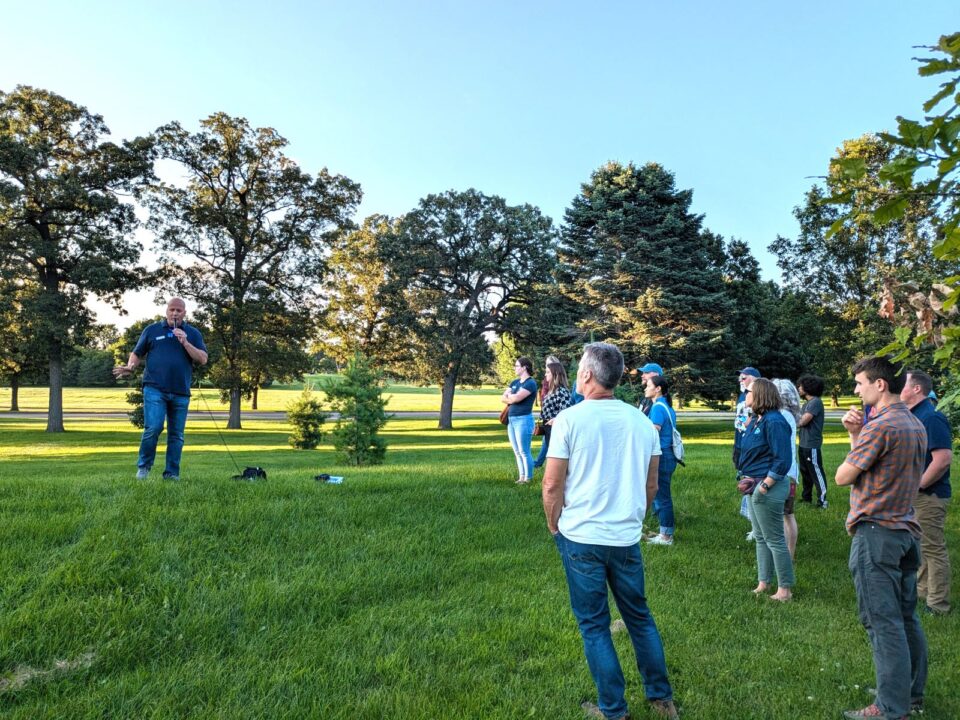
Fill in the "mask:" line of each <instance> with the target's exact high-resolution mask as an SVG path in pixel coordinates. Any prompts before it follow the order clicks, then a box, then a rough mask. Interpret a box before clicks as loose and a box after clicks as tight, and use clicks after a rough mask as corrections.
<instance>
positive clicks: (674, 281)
mask: <svg viewBox="0 0 960 720" xmlns="http://www.w3.org/2000/svg"><path fill="white" fill-rule="evenodd" d="M692 197H693V192H692V191H691V190H678V189H677V188H676V186H675V183H674V177H673V175H672V174H671V173H670V172H668V171H667V170H665V169H664V168H663V167H662V166H660V165H658V164H656V163H647V164H646V165H643V166H640V167H638V166H635V165H633V164H632V163H631V164H628V165H623V164H621V163H618V162H610V163H607V164H606V165H603V166H602V167H600V168H598V169H597V170H596V171H595V172H594V173H593V174H592V175H591V177H590V181H589V182H587V183H585V184H584V185H583V186H582V189H581V192H580V194H579V195H577V196H576V197H575V198H574V199H573V201H572V202H571V204H570V207H569V208H567V211H566V216H565V219H566V225H565V227H564V230H563V234H562V240H561V249H560V256H559V257H560V269H559V271H558V275H559V281H560V285H561V288H562V290H563V292H564V294H565V295H566V296H567V297H568V298H570V299H571V300H572V301H575V302H576V303H577V304H578V305H579V306H580V318H579V322H578V326H579V328H580V329H581V331H583V332H584V333H587V334H589V335H590V336H592V337H594V338H595V339H597V340H601V339H610V340H612V341H613V342H617V343H619V344H620V345H621V346H622V348H623V350H624V351H625V355H626V358H627V361H628V363H636V362H639V361H640V360H653V361H656V362H659V363H660V364H661V365H663V367H664V368H665V369H666V370H667V372H668V373H669V374H670V376H671V379H672V380H673V381H674V384H675V387H676V388H677V392H678V393H679V394H680V395H683V396H690V395H698V396H701V397H704V398H707V399H714V400H719V399H721V398H725V397H726V396H727V395H728V394H729V385H730V382H729V381H730V378H729V377H727V376H726V373H725V371H724V358H725V356H726V354H727V349H728V348H727V345H726V341H725V328H726V317H727V315H728V312H729V309H730V300H729V299H728V297H727V295H726V294H725V292H724V285H723V278H722V275H721V269H720V267H718V265H717V261H716V247H715V244H714V243H713V238H712V236H710V235H709V234H705V233H704V232H702V230H701V221H702V218H701V217H700V216H698V215H694V214H693V213H691V212H690V203H691V200H692Z"/></svg>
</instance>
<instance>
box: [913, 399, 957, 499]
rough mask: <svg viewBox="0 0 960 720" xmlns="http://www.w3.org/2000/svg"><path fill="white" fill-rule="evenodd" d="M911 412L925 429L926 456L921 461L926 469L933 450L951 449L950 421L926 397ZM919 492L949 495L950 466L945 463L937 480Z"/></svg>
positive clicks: (941, 496) (938, 495) (942, 495)
mask: <svg viewBox="0 0 960 720" xmlns="http://www.w3.org/2000/svg"><path fill="white" fill-rule="evenodd" d="M911 412H913V414H914V415H916V416H917V420H919V421H920V422H922V423H923V429H924V430H926V431H927V457H926V459H925V461H924V463H923V469H924V470H926V469H927V468H928V467H930V463H931V462H933V451H934V450H952V449H953V434H952V433H951V432H950V421H949V420H947V417H946V416H945V415H944V414H943V413H942V412H939V411H938V410H937V409H936V408H935V407H934V406H933V403H932V402H930V401H929V400H927V399H923V400H921V401H920V402H918V403H917V404H916V405H914V406H913V408H911ZM920 492H922V493H926V494H927V495H936V496H937V497H939V498H948V497H950V466H949V465H947V469H946V471H945V472H944V473H943V475H941V476H940V479H939V480H937V481H936V482H935V483H934V484H933V485H931V486H929V487H925V488H921V489H920Z"/></svg>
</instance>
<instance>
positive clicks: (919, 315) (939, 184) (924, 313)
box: [828, 33, 960, 374]
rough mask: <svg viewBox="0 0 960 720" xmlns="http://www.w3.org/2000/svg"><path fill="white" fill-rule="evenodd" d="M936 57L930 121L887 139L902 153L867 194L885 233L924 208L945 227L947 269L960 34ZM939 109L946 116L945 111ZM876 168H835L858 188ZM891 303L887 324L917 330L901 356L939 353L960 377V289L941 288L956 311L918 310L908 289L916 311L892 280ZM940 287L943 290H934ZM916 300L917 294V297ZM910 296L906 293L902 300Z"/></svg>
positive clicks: (959, 190) (958, 149) (959, 230)
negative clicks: (956, 330) (938, 79)
mask: <svg viewBox="0 0 960 720" xmlns="http://www.w3.org/2000/svg"><path fill="white" fill-rule="evenodd" d="M925 49H926V50H929V51H931V52H932V53H933V54H934V57H926V58H916V60H918V61H919V62H920V63H921V65H920V68H919V70H918V72H919V75H920V76H921V77H934V76H938V75H942V76H946V79H945V80H944V82H943V83H941V85H940V88H939V90H938V91H937V92H936V93H935V94H934V95H933V96H932V97H931V98H930V99H929V100H928V101H927V102H926V103H924V105H923V111H924V113H933V114H927V115H925V116H924V118H923V119H922V120H911V119H907V118H904V117H898V118H897V131H896V133H883V134H882V136H881V137H882V138H883V139H884V140H886V141H887V142H890V143H892V144H893V145H895V146H896V147H897V149H898V152H897V154H896V156H895V157H894V158H892V159H891V160H890V161H888V162H887V163H886V164H885V165H884V166H883V167H882V168H880V170H879V173H878V178H879V179H880V180H881V181H882V182H881V184H879V185H875V186H872V187H870V188H869V189H862V190H861V191H860V193H861V195H862V196H863V198H862V202H863V203H864V204H866V205H869V206H871V207H872V209H871V211H870V217H871V218H872V220H873V222H874V223H876V224H877V225H880V226H883V225H888V224H889V223H892V222H895V221H899V220H902V219H903V218H904V217H905V216H906V215H907V214H908V213H909V212H910V208H911V207H913V206H916V205H917V204H918V203H920V204H922V205H923V206H925V207H927V208H928V209H929V214H930V217H931V218H932V221H933V223H934V225H935V226H936V228H937V234H938V238H939V239H938V242H937V243H936V244H935V245H934V247H933V253H934V255H935V257H936V258H937V259H938V260H940V261H943V262H949V263H955V262H957V261H958V260H960V172H958V170H957V169H958V167H960V93H957V92H956V90H957V88H958V86H960V33H952V34H950V35H944V36H942V37H941V38H940V40H939V42H938V43H937V44H936V45H934V46H928V47H926V48H925ZM938 110H939V111H938ZM867 172H868V168H867V166H866V164H865V163H861V162H859V161H858V160H856V159H853V158H838V159H835V160H834V161H833V162H832V163H831V173H832V174H836V175H839V176H841V177H843V178H845V179H846V180H849V181H851V182H854V183H856V182H858V181H860V180H862V179H864V177H865V176H866V174H867ZM828 202H831V203H834V204H840V205H847V204H849V203H850V202H851V198H850V196H849V194H837V195H834V196H833V197H832V198H830V199H829V200H828ZM856 220H857V218H856V217H855V210H854V209H851V210H850V211H849V212H847V213H845V214H844V216H843V217H842V218H840V219H839V220H838V221H837V222H835V223H834V224H833V225H832V226H831V228H830V231H829V234H830V235H833V234H835V233H838V232H840V231H841V229H842V228H843V227H844V226H845V225H847V224H848V223H850V222H855V221H856ZM886 285H887V287H886V290H885V293H884V298H883V310H882V311H881V312H882V313H884V317H886V318H887V319H889V320H891V321H894V322H896V323H898V324H899V325H900V326H901V327H906V328H909V331H910V332H909V337H906V338H905V339H904V337H903V336H902V335H898V337H897V341H896V342H895V343H894V345H892V346H888V348H884V350H888V349H890V347H893V349H894V352H896V353H897V354H898V355H899V356H900V357H903V358H916V357H918V356H919V355H920V354H921V353H922V352H923V351H924V350H925V349H927V348H929V347H931V346H932V347H933V348H934V350H935V352H934V358H935V360H936V362H937V363H938V364H939V365H940V366H941V367H943V368H944V369H946V370H947V371H949V372H952V373H954V374H955V373H957V372H960V342H957V340H956V338H955V337H953V336H952V334H951V333H948V332H946V330H947V329H949V328H951V327H953V326H955V325H956V323H957V313H956V312H955V311H952V310H951V309H950V308H951V307H952V306H953V305H954V304H955V303H956V301H957V299H958V298H960V284H958V283H957V281H956V278H954V277H951V278H947V279H945V280H942V281H941V282H940V283H939V286H940V288H943V290H944V291H945V294H946V296H947V301H948V302H947V303H943V305H946V307H947V308H948V310H947V311H946V312H944V311H942V310H943V308H942V307H937V306H936V304H935V303H934V302H932V301H931V302H929V303H921V306H920V307H918V306H917V302H916V300H917V296H916V288H907V289H906V290H907V292H906V293H905V294H907V295H909V305H906V306H904V303H903V302H902V299H903V298H898V297H896V296H897V295H898V290H901V289H902V288H900V287H899V284H898V282H897V281H896V280H895V279H894V278H893V277H891V278H889V279H888V280H887V283H886ZM934 287H935V288H936V287H937V286H936V285H934ZM911 292H912V293H913V294H912V295H911V294H910V293H911ZM899 294H901V295H903V294H904V293H899Z"/></svg>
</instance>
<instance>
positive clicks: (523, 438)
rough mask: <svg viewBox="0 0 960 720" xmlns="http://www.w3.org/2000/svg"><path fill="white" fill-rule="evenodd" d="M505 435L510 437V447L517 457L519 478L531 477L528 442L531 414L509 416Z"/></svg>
mask: <svg viewBox="0 0 960 720" xmlns="http://www.w3.org/2000/svg"><path fill="white" fill-rule="evenodd" d="M507 436H508V437H509V438H510V447H512V448H513V454H514V455H515V456H516V458H517V471H518V472H519V473H520V479H521V480H529V479H530V478H532V477H533V453H532V452H530V442H531V440H532V438H533V415H517V416H513V415H511V416H510V421H509V423H508V424H507Z"/></svg>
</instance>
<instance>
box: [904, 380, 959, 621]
mask: <svg viewBox="0 0 960 720" xmlns="http://www.w3.org/2000/svg"><path fill="white" fill-rule="evenodd" d="M932 388H933V379H932V378H931V377H930V376H929V375H927V374H926V373H925V372H921V371H919V370H910V371H909V372H908V373H907V380H906V382H905V383H904V385H903V392H901V393H900V399H901V400H903V402H904V404H906V406H907V407H908V408H910V412H912V413H913V414H914V415H916V416H917V419H919V420H920V422H922V423H923V428H924V430H926V431H927V454H926V456H925V457H924V463H923V464H924V467H923V477H921V478H920V491H919V492H918V493H917V497H916V498H914V501H913V509H914V511H915V512H916V513H917V522H918V523H920V528H921V529H922V530H923V536H922V538H921V540H920V553H921V557H922V560H921V562H920V570H919V571H918V572H917V595H918V596H919V597H921V598H925V599H926V605H925V609H926V611H927V612H930V613H933V614H936V615H946V614H947V613H949V612H950V554H949V553H948V552H947V538H946V535H945V534H944V528H945V527H946V523H947V508H948V507H949V505H950V495H951V492H950V463H951V462H952V461H953V433H952V432H951V430H950V421H949V420H947V418H946V416H945V415H944V414H943V413H940V412H937V410H936V409H935V408H934V405H933V403H932V402H931V401H930V395H931V394H933V390H932ZM934 397H936V396H934Z"/></svg>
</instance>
